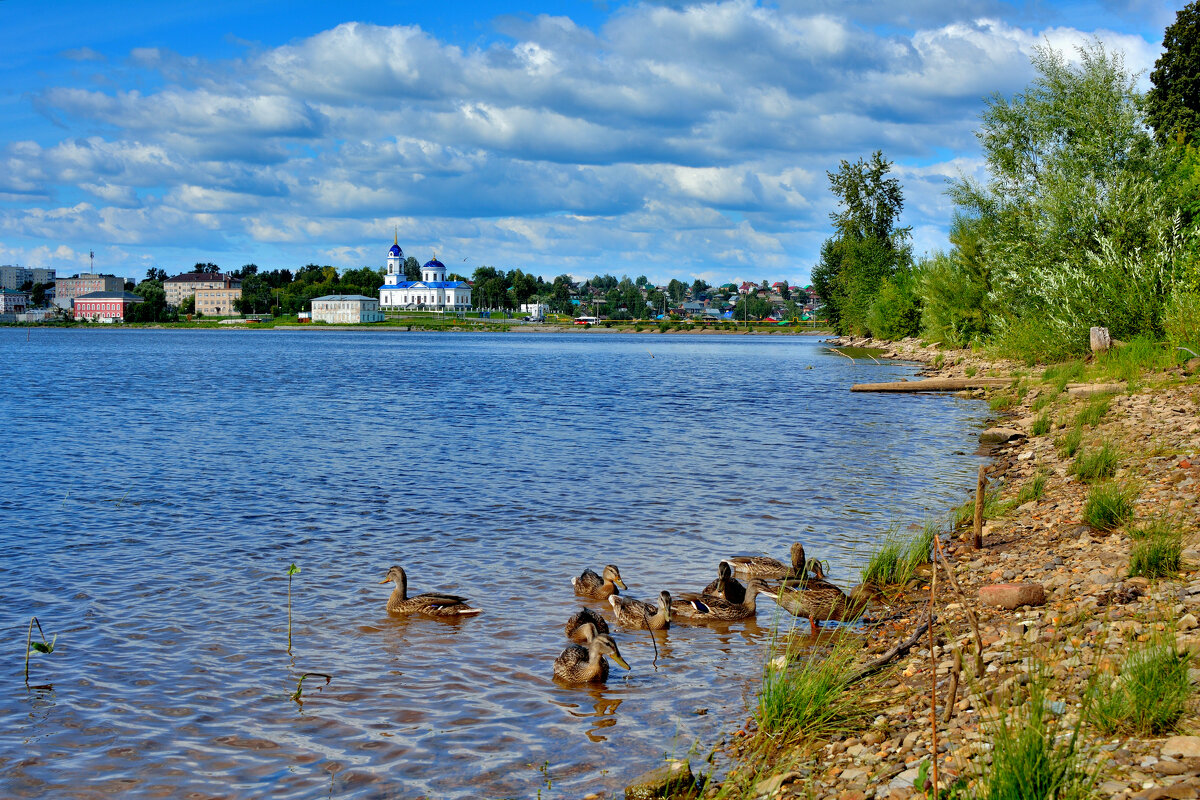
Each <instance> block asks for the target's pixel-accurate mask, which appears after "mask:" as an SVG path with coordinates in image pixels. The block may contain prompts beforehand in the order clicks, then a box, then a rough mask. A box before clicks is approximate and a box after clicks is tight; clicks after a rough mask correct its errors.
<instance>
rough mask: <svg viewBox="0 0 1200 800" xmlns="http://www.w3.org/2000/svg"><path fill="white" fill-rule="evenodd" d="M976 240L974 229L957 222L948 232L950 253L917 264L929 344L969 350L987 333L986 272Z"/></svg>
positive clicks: (966, 221)
mask: <svg viewBox="0 0 1200 800" xmlns="http://www.w3.org/2000/svg"><path fill="white" fill-rule="evenodd" d="M978 239H979V235H978V227H977V225H975V224H974V222H973V221H972V220H970V219H968V218H966V217H962V218H958V219H956V220H955V221H954V223H953V225H952V226H951V231H950V240H951V241H952V242H953V243H954V245H955V248H954V250H952V251H951V252H950V253H949V254H945V253H937V254H935V255H933V256H932V257H930V258H927V259H924V260H923V261H922V262H921V265H920V267H919V269H918V274H919V275H920V285H919V288H918V292H919V293H920V295H921V301H922V305H921V325H922V328H923V331H924V335H925V337H926V338H928V339H929V340H930V341H935V342H944V343H945V344H948V345H951V346H953V347H969V346H970V345H972V344H973V343H975V342H977V341H979V340H980V339H982V338H983V337H984V336H985V335H986V334H987V333H988V322H987V319H988V315H989V303H988V282H987V276H986V269H987V268H986V266H984V262H983V259H982V257H981V255H980V253H979V247H978V244H977V242H978Z"/></svg>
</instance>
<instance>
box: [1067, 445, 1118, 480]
mask: <svg viewBox="0 0 1200 800" xmlns="http://www.w3.org/2000/svg"><path fill="white" fill-rule="evenodd" d="M1120 460H1121V457H1120V455H1119V454H1118V453H1117V449H1116V448H1115V447H1113V446H1112V445H1110V444H1109V443H1108V442H1105V443H1104V444H1102V445H1100V447H1099V448H1098V449H1095V450H1091V449H1088V450H1081V451H1080V452H1079V454H1078V455H1077V456H1075V461H1074V463H1073V464H1071V474H1072V475H1077V476H1078V477H1079V479H1080V480H1081V481H1094V480H1098V479H1100V478H1111V477H1112V476H1113V475H1115V474H1117V464H1118V463H1119V462H1120Z"/></svg>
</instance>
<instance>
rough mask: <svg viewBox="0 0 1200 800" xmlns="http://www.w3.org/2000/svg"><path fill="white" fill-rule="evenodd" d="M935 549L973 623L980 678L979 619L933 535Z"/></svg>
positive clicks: (977, 670) (981, 652) (979, 675)
mask: <svg viewBox="0 0 1200 800" xmlns="http://www.w3.org/2000/svg"><path fill="white" fill-rule="evenodd" d="M933 550H934V553H935V557H936V558H937V559H939V560H940V561H941V562H942V569H943V570H944V571H945V573H946V578H947V579H948V580H949V581H950V585H951V586H952V587H953V588H954V593H955V594H956V595H958V602H960V603H962V607H963V611H965V612H966V614H967V622H969V623H971V632H972V633H973V634H974V635H975V677H976V679H978V678H980V677H982V676H983V637H982V636H980V635H979V620H978V619H977V618H976V617H975V612H974V611H973V610H971V606H970V604H969V603H968V602H967V598H966V596H965V595H964V594H963V591H962V588H961V587H960V586H959V585H958V581H957V580H955V578H954V570H952V569H950V562H948V561H947V560H946V554H945V553H943V552H942V542H941V539H939V538H938V537H936V536H935V537H933Z"/></svg>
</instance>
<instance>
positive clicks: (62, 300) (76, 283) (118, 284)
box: [54, 272, 125, 311]
mask: <svg viewBox="0 0 1200 800" xmlns="http://www.w3.org/2000/svg"><path fill="white" fill-rule="evenodd" d="M124 290H125V279H124V278H118V277H117V276H116V275H99V274H97V273H94V272H84V273H81V274H79V275H72V276H71V277H70V278H58V279H57V280H55V281H54V304H55V305H56V306H58V307H59V308H65V309H67V310H68V311H69V310H71V308H72V304H73V303H74V301H75V298H77V297H82V296H83V295H85V294H90V293H92V292H121V291H124Z"/></svg>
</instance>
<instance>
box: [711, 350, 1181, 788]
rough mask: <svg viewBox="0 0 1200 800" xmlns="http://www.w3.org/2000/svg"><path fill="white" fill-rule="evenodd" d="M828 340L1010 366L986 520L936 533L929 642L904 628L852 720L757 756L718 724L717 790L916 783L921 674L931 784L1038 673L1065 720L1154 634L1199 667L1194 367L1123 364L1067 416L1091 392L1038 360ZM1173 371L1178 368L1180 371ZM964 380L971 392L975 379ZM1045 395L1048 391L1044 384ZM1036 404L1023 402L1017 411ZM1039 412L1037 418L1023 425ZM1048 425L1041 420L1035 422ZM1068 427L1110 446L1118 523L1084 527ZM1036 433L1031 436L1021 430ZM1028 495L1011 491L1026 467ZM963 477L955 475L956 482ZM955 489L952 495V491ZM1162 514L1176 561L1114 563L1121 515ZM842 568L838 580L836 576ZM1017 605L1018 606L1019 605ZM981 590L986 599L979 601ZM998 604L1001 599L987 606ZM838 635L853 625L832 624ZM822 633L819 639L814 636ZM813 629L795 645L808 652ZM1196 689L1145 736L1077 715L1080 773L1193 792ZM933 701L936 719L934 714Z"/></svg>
mask: <svg viewBox="0 0 1200 800" xmlns="http://www.w3.org/2000/svg"><path fill="white" fill-rule="evenodd" d="M837 343H838V344H847V345H856V346H863V345H867V346H874V347H882V348H883V350H884V356H885V357H889V358H900V359H906V360H914V361H919V362H922V363H924V364H925V365H926V370H925V372H926V374H928V375H930V376H935V377H964V376H965V377H970V376H973V375H989V376H1002V377H1012V378H1013V379H1014V384H1013V386H1012V387H1011V388H1010V389H1006V390H998V391H992V392H989V395H990V396H993V397H995V396H997V395H1003V394H1004V393H1005V392H1007V393H1008V394H1007V396H1004V397H1001V398H1000V399H999V400H998V401H993V408H1000V409H1003V410H1002V411H998V416H999V417H1001V419H1000V420H999V422H1000V423H1001V424H1002V425H1003V426H1004V428H1006V429H1008V430H1007V431H1006V432H1004V433H1003V434H1002V435H1001V436H999V437H997V438H998V439H1000V440H1001V441H1000V442H999V443H998V444H997V445H995V449H994V451H993V453H992V459H991V464H990V466H989V468H988V474H987V478H988V483H989V485H990V491H991V492H992V493H993V498H994V500H993V505H992V510H993V517H994V518H990V519H987V520H986V522H985V524H984V526H983V547H982V549H979V550H976V549H975V548H974V547H973V546H972V543H971V541H970V539H971V535H970V534H971V532H970V530H969V528H970V526H969V525H968V530H966V531H963V530H962V529H959V530H957V531H955V532H953V533H950V532H949V531H948V527H949V526H948V525H947V526H945V527H944V528H943V529H944V530H947V533H946V534H945V535H944V538H943V541H944V542H945V545H944V550H945V555H946V558H947V562H948V566H949V568H950V569H952V570H953V573H954V575H955V577H956V581H957V584H958V587H959V588H960V589H961V594H959V593H958V592H957V591H955V589H954V588H953V587H952V586H950V585H949V582H948V581H947V580H945V577H944V575H945V573H944V572H943V573H941V574H940V575H939V578H940V579H939V581H938V583H937V594H936V599H935V614H936V622H935V625H934V630H935V633H936V642H937V644H936V646H935V647H934V650H933V652H932V653H930V650H929V640H928V639H927V638H922V639H921V640H920V641H919V642H918V643H917V644H916V645H915V646H914V647H913V648H912V649H911V650H910V651H908V652H907V654H906V655H905V656H903V657H902V658H900V659H898V660H897V661H896V662H895V663H893V664H892V665H891V666H890V667H889V668H888V669H887V670H885V671H883V672H882V673H880V674H879V675H878V676H876V678H875V679H874V680H873V681H872V682H870V683H867V684H865V692H866V694H865V700H864V706H865V707H866V708H867V709H868V711H869V713H868V715H867V717H866V723H865V724H864V725H861V726H858V727H857V728H856V729H854V730H848V731H847V732H845V733H844V734H840V735H835V736H834V737H833V738H832V739H826V740H823V741H815V742H814V741H800V742H798V743H794V744H792V745H789V746H787V747H784V748H783V749H781V750H777V751H775V752H773V754H772V755H770V757H769V758H766V759H764V757H763V756H762V753H763V750H762V747H761V737H758V736H756V734H757V731H756V730H755V728H754V721H753V719H751V720H748V721H747V724H746V727H745V728H744V729H742V730H739V731H736V732H734V735H733V736H731V737H730V740H731V741H732V744H730V745H729V746H728V747H727V748H726V753H725V755H726V756H728V757H731V758H732V759H733V764H734V767H733V769H732V770H731V772H730V777H729V778H727V779H726V781H725V784H724V785H723V786H722V787H710V789H709V790H708V792H707V794H708V795H710V796H716V795H717V794H718V793H720V796H730V797H747V798H749V797H758V798H790V797H804V798H808V797H821V798H824V797H832V798H840V800H866V799H867V798H888V799H889V800H904V799H905V798H909V797H925V796H932V793H928V792H927V791H925V790H923V789H920V788H918V786H917V784H918V783H921V782H922V781H923V779H924V777H925V776H926V775H927V774H928V771H929V766H930V765H929V764H927V763H926V764H925V765H924V766H922V762H928V761H929V759H930V757H931V753H930V746H931V740H932V731H931V721H930V693H931V678H933V675H931V671H932V672H933V673H934V674H935V675H936V684H937V698H938V699H937V703H938V707H937V716H938V734H937V742H938V746H937V755H938V766H939V771H940V778H941V780H940V784H941V786H942V787H947V786H949V785H951V784H952V783H953V782H955V781H956V780H958V779H959V778H960V777H961V778H962V782H963V783H965V784H967V785H977V784H978V781H979V780H980V777H981V776H982V775H983V774H984V773H985V771H986V768H987V765H988V763H989V760H990V758H991V752H992V732H993V731H994V729H995V727H994V726H995V723H994V721H993V720H994V718H995V714H996V709H997V707H998V706H997V704H999V703H1002V701H1003V699H1004V698H1006V697H1009V696H1011V695H1012V694H1013V692H1014V690H1016V689H1018V688H1019V687H1022V686H1025V685H1027V684H1028V683H1029V682H1030V681H1031V679H1034V678H1036V677H1037V676H1039V675H1040V676H1042V678H1043V679H1044V681H1045V686H1046V697H1047V701H1048V705H1047V708H1049V709H1051V711H1050V712H1048V713H1052V714H1055V715H1058V716H1059V717H1060V718H1061V719H1060V720H1059V723H1060V724H1061V729H1062V730H1065V731H1067V732H1069V731H1071V730H1073V729H1074V728H1075V727H1076V726H1075V721H1076V720H1078V719H1079V715H1080V714H1081V713H1084V712H1083V711H1081V709H1083V708H1084V706H1085V702H1086V698H1087V696H1088V694H1089V687H1091V686H1093V685H1094V681H1095V680H1096V676H1111V675H1113V674H1115V672H1116V671H1117V670H1118V669H1119V667H1120V665H1121V663H1122V660H1123V659H1124V658H1125V657H1126V655H1127V654H1128V653H1130V652H1132V651H1134V650H1135V649H1137V648H1138V647H1145V646H1146V645H1147V643H1152V642H1155V641H1167V642H1170V641H1173V642H1174V644H1175V645H1176V646H1177V647H1178V648H1179V650H1180V651H1186V652H1187V653H1190V654H1191V657H1192V662H1191V663H1190V665H1189V666H1191V667H1192V669H1191V672H1190V673H1189V674H1190V677H1191V678H1192V682H1193V687H1194V685H1195V683H1196V681H1197V680H1200V669H1196V668H1195V667H1196V666H1197V665H1198V664H1200V661H1197V660H1196V656H1198V655H1200V622H1198V621H1197V620H1198V618H1200V571H1198V570H1200V498H1198V494H1200V380H1198V378H1197V376H1196V375H1195V374H1194V373H1195V368H1196V367H1197V366H1200V365H1198V364H1197V363H1196V362H1191V363H1189V364H1188V365H1187V366H1185V367H1183V368H1180V367H1174V368H1171V369H1167V370H1165V371H1159V372H1154V373H1148V374H1145V375H1141V376H1139V377H1138V378H1137V379H1136V380H1135V383H1134V385H1133V386H1132V387H1130V386H1129V385H1128V384H1121V385H1118V386H1113V385H1109V386H1107V387H1104V388H1102V389H1099V390H1098V391H1099V392H1100V393H1101V396H1102V397H1106V398H1107V401H1106V402H1105V403H1103V405H1104V407H1105V409H1104V411H1103V412H1102V413H1101V414H1100V415H1099V418H1098V419H1096V420H1095V424H1087V425H1082V426H1081V425H1080V423H1079V421H1078V420H1079V414H1080V413H1081V412H1083V411H1084V410H1085V409H1087V408H1088V407H1089V405H1090V406H1092V407H1097V408H1098V407H1099V406H1098V405H1097V402H1096V397H1097V391H1093V390H1092V387H1089V386H1087V385H1084V386H1066V385H1063V386H1056V385H1052V384H1050V383H1048V382H1047V381H1046V380H1044V378H1043V368H1042V367H1035V368H1030V367H1025V366H1024V365H1021V364H1017V363H1006V362H998V361H995V360H987V359H984V358H982V357H980V356H978V355H976V354H973V353H971V352H969V351H954V350H940V349H936V348H934V347H930V346H925V345H922V344H921V343H920V342H917V341H915V340H907V341H903V342H889V343H878V342H870V341H866V342H864V341H851V340H840V341H838V342H837ZM1189 372H1191V373H1192V374H1189ZM977 393H978V394H982V392H977ZM1048 395H1049V396H1048ZM1035 408H1036V409H1038V411H1040V412H1041V413H1040V414H1039V413H1038V412H1036V411H1035ZM1039 420H1041V423H1040V424H1039ZM1047 428H1048V429H1047ZM1074 428H1081V442H1080V443H1079V444H1078V445H1077V446H1080V447H1083V448H1088V447H1098V446H1099V445H1100V443H1102V442H1107V443H1109V444H1110V445H1111V446H1113V447H1114V448H1115V450H1116V452H1117V453H1119V460H1118V462H1117V464H1118V465H1117V467H1116V473H1115V476H1114V477H1113V480H1114V481H1119V482H1121V483H1122V485H1126V486H1129V487H1132V488H1133V491H1134V492H1136V500H1134V501H1133V514H1134V520H1133V522H1130V523H1128V524H1127V525H1123V526H1119V527H1116V528H1114V529H1111V530H1101V529H1098V528H1093V527H1091V526H1089V525H1088V524H1085V523H1084V521H1083V519H1084V513H1083V509H1084V504H1085V502H1086V501H1087V497H1088V493H1089V491H1090V489H1091V484H1089V483H1086V482H1084V481H1082V480H1081V479H1080V478H1079V477H1077V476H1076V475H1074V474H1072V465H1073V463H1074V457H1073V456H1071V455H1068V454H1067V453H1066V452H1064V447H1063V445H1062V438H1063V437H1064V436H1065V435H1066V434H1067V433H1068V432H1069V431H1070V430H1071V429H1074ZM1039 434H1040V435H1039ZM1035 480H1036V481H1037V483H1038V484H1039V485H1040V486H1041V492H1040V493H1039V495H1038V497H1037V498H1036V499H1029V500H1023V501H1021V502H1018V501H1017V500H1016V499H1015V498H1017V497H1018V495H1021V493H1022V490H1023V489H1025V493H1024V495H1022V497H1029V496H1030V495H1031V492H1030V491H1029V486H1028V484H1030V482H1032V481H1035ZM964 488H967V487H964ZM968 499H969V498H968V496H966V495H964V500H968ZM1164 517H1166V518H1169V519H1170V520H1171V522H1172V524H1173V525H1175V526H1176V528H1177V529H1178V530H1180V531H1181V532H1182V533H1183V539H1182V546H1183V552H1182V568H1181V570H1180V571H1179V572H1178V573H1177V574H1176V575H1175V576H1174V577H1169V578H1162V579H1157V580H1149V579H1147V578H1144V577H1130V573H1131V570H1130V559H1131V549H1132V547H1133V544H1134V540H1133V538H1132V537H1131V535H1130V530H1131V529H1132V528H1133V526H1134V525H1135V524H1136V523H1137V522H1138V521H1142V520H1146V519H1151V518H1164ZM931 573H932V567H931V566H930V565H926V566H925V567H924V568H922V570H921V571H920V572H919V573H918V578H917V579H916V580H914V581H912V582H910V583H909V584H908V585H907V586H905V587H903V588H901V589H899V590H898V592H897V593H896V594H895V595H894V596H893V597H892V598H891V599H892V604H891V609H890V610H888V611H880V612H878V613H876V614H875V616H876V617H878V618H881V619H882V620H883V621H881V622H880V623H879V624H876V625H873V626H868V627H867V633H866V634H865V636H866V638H867V644H866V653H865V654H864V658H872V657H874V656H876V655H878V654H879V653H881V652H883V651H885V650H887V649H888V648H889V647H891V646H892V645H893V644H895V643H896V641H897V640H898V639H901V638H903V637H904V636H905V635H906V634H907V632H908V631H911V630H912V629H914V628H915V627H916V626H917V625H918V623H919V622H920V621H921V620H923V619H924V618H925V615H926V614H927V612H928V608H929V598H930V585H929V584H930V578H931ZM841 577H842V578H843V582H844V583H852V582H854V580H853V579H852V578H849V577H847V576H841ZM1022 603H1024V604H1022ZM997 604H999V605H997ZM1001 606H1008V607H1007V608H1006V607H1001ZM968 609H969V610H970V611H973V612H974V616H975V617H976V618H977V621H978V632H979V637H980V639H981V641H982V646H983V649H982V653H981V654H980V656H981V661H982V665H983V671H982V674H975V666H974V665H975V663H976V656H975V649H976V646H975V633H974V631H973V628H972V626H971V624H970V621H969V619H968V614H967V611H968ZM847 635H856V634H847ZM822 638H824V637H822ZM822 646H827V645H823V644H822V643H821V642H818V643H817V644H816V645H815V646H814V648H813V650H812V656H813V657H815V658H820V657H821V647H822ZM956 650H957V651H958V655H959V656H960V657H961V662H962V664H963V669H962V674H961V676H960V680H958V681H956V682H957V683H958V690H957V694H956V695H955V696H954V700H953V706H952V710H951V711H949V712H947V711H946V709H945V702H946V698H947V695H948V694H949V693H950V684H951V682H952V681H954V680H955V677H958V676H954V675H952V673H953V672H955V670H954V664H955V659H954V654H955V651H956ZM1198 712H1200V703H1198V702H1197V695H1196V693H1195V692H1193V695H1192V697H1191V699H1190V700H1189V701H1188V704H1187V707H1186V711H1185V712H1184V715H1183V717H1182V719H1180V720H1179V721H1178V722H1177V723H1176V724H1175V725H1172V726H1170V727H1171V730H1169V731H1167V732H1163V733H1162V734H1161V735H1148V734H1128V733H1126V734H1121V733H1110V734H1109V735H1103V734H1101V733H1100V732H1099V731H1098V730H1097V729H1096V728H1095V726H1093V725H1091V724H1088V722H1087V721H1086V720H1085V721H1084V723H1083V724H1082V725H1079V726H1077V727H1078V729H1079V731H1080V741H1079V744H1078V748H1077V749H1078V752H1079V754H1080V758H1081V763H1083V764H1086V766H1087V767H1088V768H1089V769H1091V770H1094V773H1093V778H1092V792H1093V794H1094V796H1098V797H1116V798H1128V797H1134V798H1142V799H1147V800H1148V799H1150V798H1162V797H1170V798H1197V797H1200V713H1198ZM947 714H948V716H949V719H948V721H944V720H946V716H947Z"/></svg>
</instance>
